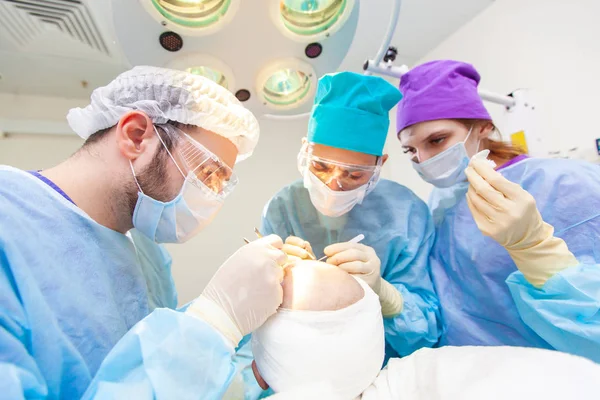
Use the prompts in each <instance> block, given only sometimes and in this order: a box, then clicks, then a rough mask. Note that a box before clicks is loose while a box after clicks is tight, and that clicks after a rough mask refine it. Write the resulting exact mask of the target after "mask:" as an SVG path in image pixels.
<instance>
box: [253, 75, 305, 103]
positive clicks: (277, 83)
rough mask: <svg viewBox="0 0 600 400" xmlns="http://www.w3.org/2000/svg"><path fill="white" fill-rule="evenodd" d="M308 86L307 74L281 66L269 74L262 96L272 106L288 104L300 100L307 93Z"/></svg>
mask: <svg viewBox="0 0 600 400" xmlns="http://www.w3.org/2000/svg"><path fill="white" fill-rule="evenodd" d="M310 86H311V82H310V78H309V76H308V75H307V74H305V73H304V72H302V71H297V70H294V69H290V68H283V69H280V70H277V71H275V72H274V73H273V74H272V75H271V76H269V78H268V79H267V81H266V82H265V84H264V87H263V96H264V98H265V100H266V101H267V102H269V103H270V104H272V105H274V106H289V105H292V104H297V103H300V102H302V101H303V100H304V99H305V97H306V95H307V94H308V93H309V91H310Z"/></svg>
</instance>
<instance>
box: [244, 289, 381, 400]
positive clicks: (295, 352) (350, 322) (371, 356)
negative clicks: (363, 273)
mask: <svg viewBox="0 0 600 400" xmlns="http://www.w3.org/2000/svg"><path fill="white" fill-rule="evenodd" d="M355 279H356V278H355ZM356 280H357V281H358V282H359V283H360V284H361V286H362V288H363V290H364V293H365V295H364V297H363V298H362V299H361V300H359V301H357V302H356V303H354V304H352V305H350V306H348V307H346V308H343V309H341V310H337V311H297V310H286V309H280V310H279V311H278V312H277V313H276V314H275V315H274V316H272V317H271V318H269V319H268V320H267V322H266V323H265V324H264V325H263V326H261V327H260V328H259V329H258V330H256V331H255V332H254V333H253V334H252V352H253V354H254V359H255V360H256V366H257V368H258V370H259V372H260V374H261V376H262V377H263V378H264V380H265V381H266V382H267V383H268V384H269V386H270V387H271V388H272V389H273V390H274V391H275V392H276V393H286V392H288V391H290V392H293V391H297V390H298V389H300V388H302V387H308V386H310V385H315V384H317V383H318V384H322V385H325V386H327V387H330V388H333V391H334V392H335V393H334V394H332V398H335V399H342V400H350V399H354V398H355V397H357V396H359V395H360V394H361V393H362V392H363V391H364V390H365V389H366V388H367V387H368V386H369V385H370V384H371V383H373V381H374V380H375V378H376V377H377V374H378V373H379V371H380V370H381V367H382V365H383V358H384V353H385V341H384V329H383V317H382V316H381V305H380V303H379V298H378V297H377V295H376V294H375V293H374V292H373V291H372V290H371V289H370V288H369V286H368V285H367V284H366V283H364V282H363V281H362V280H360V279H356Z"/></svg>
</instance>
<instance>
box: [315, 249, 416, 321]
mask: <svg viewBox="0 0 600 400" xmlns="http://www.w3.org/2000/svg"><path fill="white" fill-rule="evenodd" d="M325 254H326V255H327V256H328V257H329V258H328V259H327V263H328V264H332V265H335V266H337V267H339V268H341V269H343V270H344V271H346V272H348V273H349V274H352V275H354V276H356V277H357V278H360V279H362V280H363V281H365V282H366V283H367V284H368V285H369V286H370V287H371V289H373V291H374V292H375V293H377V295H378V296H379V302H380V303H381V312H382V314H383V316H384V317H394V316H396V315H398V314H400V312H402V308H403V305H404V301H403V299H402V295H401V294H400V292H399V291H398V290H397V289H396V288H395V287H394V286H392V285H391V284H390V283H389V282H387V281H386V280H384V279H382V278H381V261H380V260H379V257H377V253H376V252H375V250H374V249H373V248H372V247H369V246H366V245H364V244H362V243H350V242H344V243H336V244H332V245H330V246H327V247H326V248H325Z"/></svg>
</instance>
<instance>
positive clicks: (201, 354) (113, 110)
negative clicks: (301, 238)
mask: <svg viewBox="0 0 600 400" xmlns="http://www.w3.org/2000/svg"><path fill="white" fill-rule="evenodd" d="M67 119H68V121H69V124H70V125H71V127H72V128H73V130H74V131H75V132H76V133H77V134H79V135H80V136H81V137H82V138H84V139H86V141H85V143H84V144H83V146H82V148H81V149H80V150H79V151H78V152H76V153H75V154H74V155H73V156H72V157H70V158H69V159H67V160H65V161H64V162H62V163H61V164H59V165H57V166H55V167H53V168H50V169H46V170H43V171H22V170H18V169H16V168H11V167H8V166H1V167H0V393H1V395H0V397H2V398H7V399H24V398H27V399H33V398H36V399H42V398H44V399H46V398H49V399H76V398H131V399H142V398H157V399H160V398H177V399H183V398H189V397H190V396H192V397H195V398H199V397H201V398H204V399H213V398H220V397H221V396H222V395H223V393H224V392H225V391H226V390H227V388H228V386H229V383H230V382H231V379H232V377H233V376H234V373H235V367H234V366H233V363H232V356H233V354H234V351H235V348H236V346H237V345H238V342H239V341H240V339H241V338H242V336H243V335H245V334H248V333H250V332H251V331H253V330H254V329H256V328H257V327H259V326H260V325H262V324H263V323H264V321H265V320H266V319H267V318H268V317H269V316H270V315H272V314H273V313H275V311H276V309H277V308H278V306H279V305H280V304H281V301H282V289H281V285H280V282H281V281H282V279H283V271H282V270H283V269H282V266H283V265H284V264H285V262H286V255H285V253H284V252H283V251H282V250H281V248H282V246H283V243H282V242H281V239H280V238H279V237H277V236H274V235H273V236H268V237H264V238H262V239H260V240H257V241H255V242H252V243H251V244H248V245H246V246H244V247H242V248H241V249H240V250H238V252H236V253H235V254H234V255H233V256H231V257H230V258H229V259H228V260H227V261H226V262H225V263H224V264H223V265H222V266H221V267H220V269H219V270H218V271H217V273H216V275H215V276H214V277H213V279H212V280H211V281H210V283H209V284H208V286H207V287H206V289H205V290H204V291H203V292H202V293H201V294H200V293H199V297H198V298H197V299H196V300H195V301H194V302H193V303H192V304H191V305H190V306H189V307H188V308H187V309H186V310H185V311H177V310H175V307H176V305H177V298H176V297H177V296H176V292H175V287H174V285H173V280H172V276H171V271H170V268H171V258H170V257H169V255H168V254H167V252H166V251H165V250H164V248H163V247H162V246H161V245H160V243H167V242H168V243H182V242H185V241H186V240H188V239H189V238H191V237H193V236H194V235H195V234H196V233H197V232H198V231H200V230H201V229H202V228H203V227H205V226H206V225H208V224H209V223H210V221H211V220H212V218H213V217H214V216H215V214H216V213H217V212H218V211H219V209H220V208H221V206H222V204H223V202H224V200H225V198H226V197H227V195H228V194H229V193H231V191H232V190H233V189H234V187H235V184H236V182H237V179H236V176H235V173H234V172H233V167H234V164H235V163H236V161H240V160H242V159H244V158H246V157H248V156H250V155H251V154H252V151H253V149H254V147H255V145H256V143H257V141H258V136H259V129H258V123H257V121H256V119H255V118H254V116H253V115H252V114H251V113H250V112H249V111H248V110H246V109H245V108H244V107H242V105H241V104H240V103H239V102H238V101H237V99H236V98H235V97H234V96H233V95H232V94H231V93H229V92H228V91H227V90H225V89H224V88H222V87H220V86H219V85H217V84H216V83H214V82H212V81H210V80H208V79H205V78H202V77H199V76H194V75H191V74H187V73H184V72H179V71H172V70H167V69H162V68H154V67H136V68H134V69H132V70H130V71H128V72H125V73H123V74H122V75H120V76H118V77H117V78H116V79H115V80H114V81H113V82H111V83H109V84H108V85H107V86H105V87H102V88H99V89H97V90H95V91H94V93H93V94H92V98H91V104H90V105H89V106H87V107H85V108H83V109H74V110H71V111H70V112H69V114H68V116H67ZM202 267H203V266H202V265H198V268H202Z"/></svg>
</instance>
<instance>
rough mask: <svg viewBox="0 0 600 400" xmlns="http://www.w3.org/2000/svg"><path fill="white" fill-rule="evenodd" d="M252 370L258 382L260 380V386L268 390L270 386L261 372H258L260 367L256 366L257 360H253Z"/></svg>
mask: <svg viewBox="0 0 600 400" xmlns="http://www.w3.org/2000/svg"><path fill="white" fill-rule="evenodd" d="M252 372H253V373H254V378H255V379H256V382H258V386H260V388H261V389H262V390H267V389H268V388H269V385H268V384H267V382H265V380H264V379H263V378H262V376H261V375H260V372H258V368H257V367H256V361H254V360H252Z"/></svg>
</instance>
